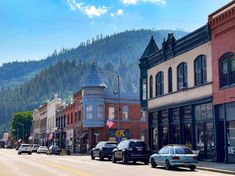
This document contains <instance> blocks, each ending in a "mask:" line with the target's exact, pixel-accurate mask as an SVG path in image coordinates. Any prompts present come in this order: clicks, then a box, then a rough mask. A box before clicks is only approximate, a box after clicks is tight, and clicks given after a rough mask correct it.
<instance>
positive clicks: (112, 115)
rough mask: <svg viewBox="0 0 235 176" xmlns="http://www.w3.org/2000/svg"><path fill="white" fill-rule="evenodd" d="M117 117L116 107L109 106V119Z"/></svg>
mask: <svg viewBox="0 0 235 176" xmlns="http://www.w3.org/2000/svg"><path fill="white" fill-rule="evenodd" d="M114 118H115V108H114V107H109V119H110V120H113V119H114Z"/></svg>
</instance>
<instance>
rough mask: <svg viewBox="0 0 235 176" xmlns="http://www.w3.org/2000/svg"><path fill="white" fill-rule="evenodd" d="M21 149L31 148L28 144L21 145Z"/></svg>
mask: <svg viewBox="0 0 235 176" xmlns="http://www.w3.org/2000/svg"><path fill="white" fill-rule="evenodd" d="M21 147H30V145H28V144H21Z"/></svg>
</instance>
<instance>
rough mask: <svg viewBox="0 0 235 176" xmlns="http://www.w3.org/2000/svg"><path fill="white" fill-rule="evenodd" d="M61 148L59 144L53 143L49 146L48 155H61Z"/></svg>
mask: <svg viewBox="0 0 235 176" xmlns="http://www.w3.org/2000/svg"><path fill="white" fill-rule="evenodd" d="M60 152H61V149H60V147H58V146H57V145H52V146H50V147H49V149H48V152H47V155H60Z"/></svg>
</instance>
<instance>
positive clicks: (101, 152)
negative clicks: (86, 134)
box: [91, 141, 117, 160]
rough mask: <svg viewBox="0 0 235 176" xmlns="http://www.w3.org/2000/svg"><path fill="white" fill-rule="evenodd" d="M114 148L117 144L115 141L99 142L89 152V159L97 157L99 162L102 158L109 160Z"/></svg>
mask: <svg viewBox="0 0 235 176" xmlns="http://www.w3.org/2000/svg"><path fill="white" fill-rule="evenodd" d="M115 147H117V142H115V141H101V142H99V143H98V144H97V145H96V147H95V148H93V149H92V150H91V159H95V157H99V158H100V160H104V158H108V160H111V158H112V151H113V149H114V148H115Z"/></svg>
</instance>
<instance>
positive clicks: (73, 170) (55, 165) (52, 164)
mask: <svg viewBox="0 0 235 176" xmlns="http://www.w3.org/2000/svg"><path fill="white" fill-rule="evenodd" d="M39 162H41V163H43V164H46V165H48V166H52V167H54V168H56V169H61V170H64V171H68V172H70V173H73V174H78V175H79V176H92V175H90V174H88V173H85V172H81V171H79V170H77V169H72V168H70V167H66V166H63V165H60V164H55V163H51V162H47V161H39Z"/></svg>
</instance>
